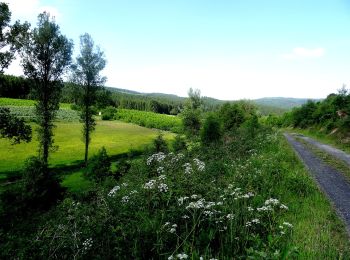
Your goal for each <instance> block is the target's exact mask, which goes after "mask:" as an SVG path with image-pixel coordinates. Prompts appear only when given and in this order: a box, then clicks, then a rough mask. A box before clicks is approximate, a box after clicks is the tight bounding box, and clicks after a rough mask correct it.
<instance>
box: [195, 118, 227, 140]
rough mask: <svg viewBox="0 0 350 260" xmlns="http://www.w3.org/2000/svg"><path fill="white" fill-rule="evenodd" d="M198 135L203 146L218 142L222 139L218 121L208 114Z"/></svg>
mask: <svg viewBox="0 0 350 260" xmlns="http://www.w3.org/2000/svg"><path fill="white" fill-rule="evenodd" d="M200 134H201V140H202V142H203V143H205V144H208V143H213V142H217V141H219V140H220V139H221V137H222V130H221V123H220V121H219V119H218V118H217V117H215V116H214V115H212V114H210V115H209V116H208V117H207V118H206V119H205V121H204V124H203V127H202V129H201V133H200Z"/></svg>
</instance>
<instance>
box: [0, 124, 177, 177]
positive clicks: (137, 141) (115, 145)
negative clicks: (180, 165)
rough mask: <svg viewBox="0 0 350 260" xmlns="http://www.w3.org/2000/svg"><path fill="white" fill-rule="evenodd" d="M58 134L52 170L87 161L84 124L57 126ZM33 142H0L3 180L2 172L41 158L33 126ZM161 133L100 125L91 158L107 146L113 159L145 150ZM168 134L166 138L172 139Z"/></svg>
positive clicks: (120, 126) (122, 125)
mask: <svg viewBox="0 0 350 260" xmlns="http://www.w3.org/2000/svg"><path fill="white" fill-rule="evenodd" d="M56 126H57V127H56V128H55V130H54V140H55V143H54V145H57V146H58V150H57V151H55V152H53V153H51V157H50V165H51V166H67V165H74V164H76V163H79V162H81V161H82V160H83V158H84V143H83V142H82V133H81V129H82V124H81V123H78V122H70V123H64V122H57V123H56ZM32 127H33V129H34V131H33V134H34V136H33V140H32V142H30V143H21V144H18V145H11V143H10V141H8V140H6V139H0V147H1V149H0V178H6V177H7V176H6V174H2V175H1V172H2V173H4V172H12V171H18V170H20V169H21V168H22V167H23V165H24V161H25V159H26V158H28V157H29V156H34V155H36V154H37V149H38V142H37V140H36V139H37V138H36V131H35V128H36V126H35V125H34V124H32ZM157 134H158V131H157V130H153V129H147V128H144V127H140V126H136V125H132V124H127V123H123V122H118V121H97V126H96V131H95V132H93V133H92V139H91V144H90V148H89V154H90V155H93V154H94V153H96V152H97V151H98V149H100V148H101V147H102V146H104V147H105V148H106V150H107V152H108V154H109V155H117V154H122V153H127V152H129V151H130V150H131V149H135V150H137V149H142V148H143V147H144V146H145V145H147V144H149V143H150V142H152V140H154V138H155V137H156V136H157ZM172 136H173V135H172V134H171V133H165V135H164V138H165V139H166V140H169V139H171V138H172Z"/></svg>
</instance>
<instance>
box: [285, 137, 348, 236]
mask: <svg viewBox="0 0 350 260" xmlns="http://www.w3.org/2000/svg"><path fill="white" fill-rule="evenodd" d="M284 136H285V137H286V138H287V140H288V142H289V143H290V144H291V146H292V147H293V148H294V150H295V151H296V152H297V154H298V156H299V157H300V159H301V160H302V161H303V163H304V164H305V165H306V167H307V168H308V169H309V171H310V173H311V175H312V176H313V177H314V179H315V180H316V181H317V183H318V185H319V187H320V188H321V189H322V190H323V192H324V193H325V194H326V195H327V196H328V198H329V199H330V200H331V202H332V204H333V205H334V207H335V209H336V211H337V212H338V214H339V215H340V216H341V217H342V219H343V220H344V222H345V225H346V228H347V231H348V234H349V235H350V184H349V183H348V182H347V180H346V179H345V177H344V176H343V175H342V174H341V173H340V172H338V171H337V170H336V169H334V168H332V167H330V166H329V165H327V164H325V163H324V162H322V161H321V159H319V158H318V157H317V156H315V155H314V154H313V153H312V152H311V151H309V150H308V149H307V148H305V146H304V145H302V144H301V143H300V142H298V141H296V140H295V139H294V138H293V137H292V136H291V135H289V134H284Z"/></svg>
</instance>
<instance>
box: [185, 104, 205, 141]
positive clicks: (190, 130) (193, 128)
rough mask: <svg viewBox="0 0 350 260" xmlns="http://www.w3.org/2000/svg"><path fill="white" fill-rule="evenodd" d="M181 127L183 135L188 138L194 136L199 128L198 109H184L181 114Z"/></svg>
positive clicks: (199, 113) (199, 116) (199, 114)
mask: <svg viewBox="0 0 350 260" xmlns="http://www.w3.org/2000/svg"><path fill="white" fill-rule="evenodd" d="M181 118H182V125H183V129H184V131H185V133H186V134H187V135H189V136H195V135H197V134H198V133H199V130H200V128H201V112H200V110H199V109H195V110H193V109H190V108H185V109H184V110H183V111H182V112H181Z"/></svg>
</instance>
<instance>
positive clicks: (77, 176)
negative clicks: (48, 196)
mask: <svg viewBox="0 0 350 260" xmlns="http://www.w3.org/2000/svg"><path fill="white" fill-rule="evenodd" d="M61 184H62V186H63V187H65V188H67V189H68V190H69V191H70V192H72V193H83V192H84V191H87V190H88V189H89V188H90V187H91V182H90V181H89V180H87V179H86V178H84V176H83V170H80V171H77V172H74V173H72V174H69V175H67V176H65V177H64V179H63V180H62V182H61Z"/></svg>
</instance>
